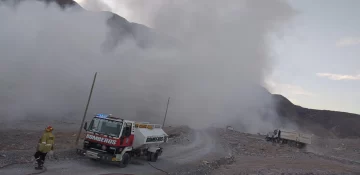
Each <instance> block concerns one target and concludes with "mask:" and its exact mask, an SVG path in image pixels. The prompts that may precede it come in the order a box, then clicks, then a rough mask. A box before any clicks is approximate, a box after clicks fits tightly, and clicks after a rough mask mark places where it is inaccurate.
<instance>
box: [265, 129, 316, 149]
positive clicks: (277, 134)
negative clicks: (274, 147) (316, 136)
mask: <svg viewBox="0 0 360 175" xmlns="http://www.w3.org/2000/svg"><path fill="white" fill-rule="evenodd" d="M311 138H312V135H309V134H304V133H300V132H296V131H287V130H283V129H281V130H280V129H275V130H274V131H273V132H269V133H268V134H267V135H266V138H265V139H266V141H272V142H276V143H281V144H289V145H290V146H296V147H298V148H303V147H305V146H306V145H309V144H311Z"/></svg>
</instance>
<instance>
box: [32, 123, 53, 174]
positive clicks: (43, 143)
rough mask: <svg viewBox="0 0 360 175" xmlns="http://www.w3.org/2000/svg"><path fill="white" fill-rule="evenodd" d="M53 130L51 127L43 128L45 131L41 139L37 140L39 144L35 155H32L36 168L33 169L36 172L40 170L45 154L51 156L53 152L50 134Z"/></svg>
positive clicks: (51, 135)
mask: <svg viewBox="0 0 360 175" xmlns="http://www.w3.org/2000/svg"><path fill="white" fill-rule="evenodd" d="M53 130H54V129H53V128H52V127H51V126H48V127H46V128H45V131H44V133H43V135H42V136H41V138H40V139H39V143H38V146H37V149H36V153H35V155H34V157H35V159H36V161H37V163H38V166H37V167H35V169H37V170H42V169H43V166H44V162H45V157H46V154H47V153H49V154H53V150H54V139H55V137H54V135H53V134H52V131H53Z"/></svg>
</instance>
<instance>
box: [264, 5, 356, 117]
mask: <svg viewBox="0 0 360 175" xmlns="http://www.w3.org/2000/svg"><path fill="white" fill-rule="evenodd" d="M290 2H291V4H292V5H293V7H294V8H296V9H298V10H299V11H300V14H299V15H298V16H297V17H296V18H295V21H294V23H293V25H292V28H291V29H289V30H291V32H287V33H291V35H290V36H286V37H285V38H284V40H278V41H276V43H277V44H276V46H275V49H276V53H277V55H276V57H275V59H276V64H275V65H276V67H275V69H274V74H273V75H272V78H271V79H270V80H269V82H270V84H271V85H272V86H273V87H274V92H276V93H281V94H283V95H285V96H286V97H288V98H289V99H291V100H292V101H293V102H294V103H296V104H299V105H301V106H304V107H310V108H318V109H331V110H340V111H346V112H353V113H358V114H360V107H359V102H360V58H359V56H360V23H359V22H358V19H359V16H360V11H359V10H358V9H360V1H357V0H342V1H338V0H317V1H310V0H291V1H290Z"/></svg>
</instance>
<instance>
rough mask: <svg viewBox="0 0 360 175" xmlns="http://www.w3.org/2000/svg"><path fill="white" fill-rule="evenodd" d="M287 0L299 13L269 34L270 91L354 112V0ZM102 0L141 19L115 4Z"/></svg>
mask: <svg viewBox="0 0 360 175" xmlns="http://www.w3.org/2000/svg"><path fill="white" fill-rule="evenodd" d="M77 1H78V2H79V1H85V0H77ZM289 1H290V2H291V4H292V5H293V7H294V8H295V9H297V10H299V14H298V15H297V16H296V17H295V19H294V21H293V23H292V25H291V27H290V28H289V29H288V31H287V32H286V34H285V36H283V37H282V38H280V39H274V53H275V56H274V59H275V60H274V61H275V62H274V72H273V74H272V75H269V78H268V79H267V84H268V85H269V87H270V89H271V91H272V92H273V93H279V94H282V95H284V96H286V97H287V98H289V99H290V100H291V101H292V102H293V103H295V104H297V105H300V106H303V107H308V108H315V109H329V110H338V111H345V112H352V113H358V114H360V106H359V103H358V102H359V99H360V58H359V56H360V23H359V22H358V19H359V17H360V10H359V9H360V1H358V0H342V1H340V0H317V1H311V0H289ZM104 2H106V3H107V4H108V6H110V8H112V10H113V11H114V12H116V13H118V14H119V15H121V16H123V17H125V18H127V19H128V20H130V21H134V22H139V23H141V21H137V18H136V15H135V16H133V15H132V14H131V12H130V11H129V10H127V9H126V7H122V6H121V4H120V5H119V3H118V4H115V3H113V0H104ZM154 2H155V1H154ZM104 8H109V7H104ZM104 10H106V9H104Z"/></svg>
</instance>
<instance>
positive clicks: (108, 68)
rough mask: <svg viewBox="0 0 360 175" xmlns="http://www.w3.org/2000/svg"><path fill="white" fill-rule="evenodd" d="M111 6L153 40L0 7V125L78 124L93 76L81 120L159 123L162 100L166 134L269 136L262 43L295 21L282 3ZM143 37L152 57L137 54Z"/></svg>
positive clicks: (97, 19)
mask: <svg viewBox="0 0 360 175" xmlns="http://www.w3.org/2000/svg"><path fill="white" fill-rule="evenodd" d="M117 2H119V4H121V5H123V6H124V7H126V8H127V10H128V16H127V17H128V18H129V20H132V21H137V22H141V23H143V24H146V25H149V26H151V27H152V29H151V31H152V32H149V30H148V29H145V28H144V27H138V28H136V29H138V30H136V31H130V33H133V34H136V35H134V36H122V35H125V33H126V31H128V30H135V28H134V27H133V28H126V27H124V30H123V32H119V33H117V32H114V31H113V29H111V28H109V25H108V21H109V17H111V15H110V14H109V13H106V12H89V11H84V10H75V9H71V8H68V9H66V10H61V9H60V8H59V7H58V6H56V5H55V4H50V5H44V4H43V3H41V2H33V1H26V2H23V3H20V4H19V5H18V6H17V7H16V8H15V9H14V8H10V7H8V6H0V25H1V27H0V71H1V74H0V84H1V86H0V99H1V100H0V104H1V105H0V114H1V117H2V118H3V119H4V120H8V121H14V120H20V119H25V118H46V119H48V120H50V121H51V120H53V119H59V118H62V119H67V120H71V119H72V120H77V121H78V120H80V118H81V116H82V112H83V110H84V107H85V103H86V100H87V96H88V93H89V91H90V85H91V82H92V76H93V74H94V73H95V72H99V74H98V77H97V81H96V84H95V89H94V94H93V98H92V101H91V105H90V108H89V113H88V116H89V117H91V115H93V113H112V114H113V115H116V116H119V117H122V118H126V119H133V120H141V121H151V122H156V123H161V122H162V119H163V116H164V113H165V109H166V102H167V98H168V97H171V99H170V106H169V111H168V118H167V121H166V124H167V125H177V124H179V125H180V124H186V125H190V126H191V127H204V126H209V125H212V124H220V125H226V124H231V125H236V126H238V127H241V128H242V129H245V130H246V131H248V132H252V133H254V132H262V131H268V130H269V129H272V128H273V127H274V125H275V124H276V123H277V114H276V112H275V110H274V106H273V103H272V102H271V97H270V95H269V94H268V92H267V91H266V90H264V89H263V88H262V87H261V86H260V85H261V84H263V81H264V77H265V76H266V75H267V74H269V73H271V69H272V62H271V39H270V38H271V36H272V35H273V34H277V33H279V32H282V31H283V29H284V27H286V23H287V22H289V21H290V20H291V18H292V16H293V15H294V11H293V9H292V8H291V7H290V6H289V4H288V3H286V2H285V1H281V0H271V1H270V0H267V1H260V0H197V1H188V0H157V1H154V2H153V1H152V3H151V4H150V3H149V2H148V1H145V0H133V1H125V0H118V1H117ZM120 2H121V3H120ZM94 4H95V3H93V4H92V6H91V7H92V8H94ZM99 4H102V5H103V7H102V8H105V7H106V8H111V7H109V6H107V5H104V4H103V3H99ZM119 4H117V5H116V4H115V5H114V7H112V8H113V9H114V8H115V7H116V6H119ZM124 7H123V8H124ZM120 15H121V14H120ZM119 25H120V24H119ZM124 25H125V24H124ZM126 25H135V24H132V23H127V24H126ZM125 29H126V30H125ZM140 29H141V30H140ZM151 36H152V37H151ZM154 36H159V37H154ZM160 36H161V37H160ZM119 37H120V38H121V40H122V41H121V42H117V40H119V39H118V38H119ZM144 37H145V38H146V39H147V40H151V43H152V44H151V47H146V48H145V47H141V46H139V44H138V40H143V39H144ZM114 38H115V40H116V41H112V39H114ZM134 38H135V39H134ZM165 38H171V40H172V41H173V40H175V41H176V44H174V43H173V42H167V41H166V42H164V40H166V39H165ZM109 43H110V45H111V47H110V49H107V50H106V49H105V50H104V49H103V48H104V47H106V48H108V47H109ZM160 43H170V44H168V45H170V46H169V47H164V46H163V44H160ZM171 43H172V44H171Z"/></svg>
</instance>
